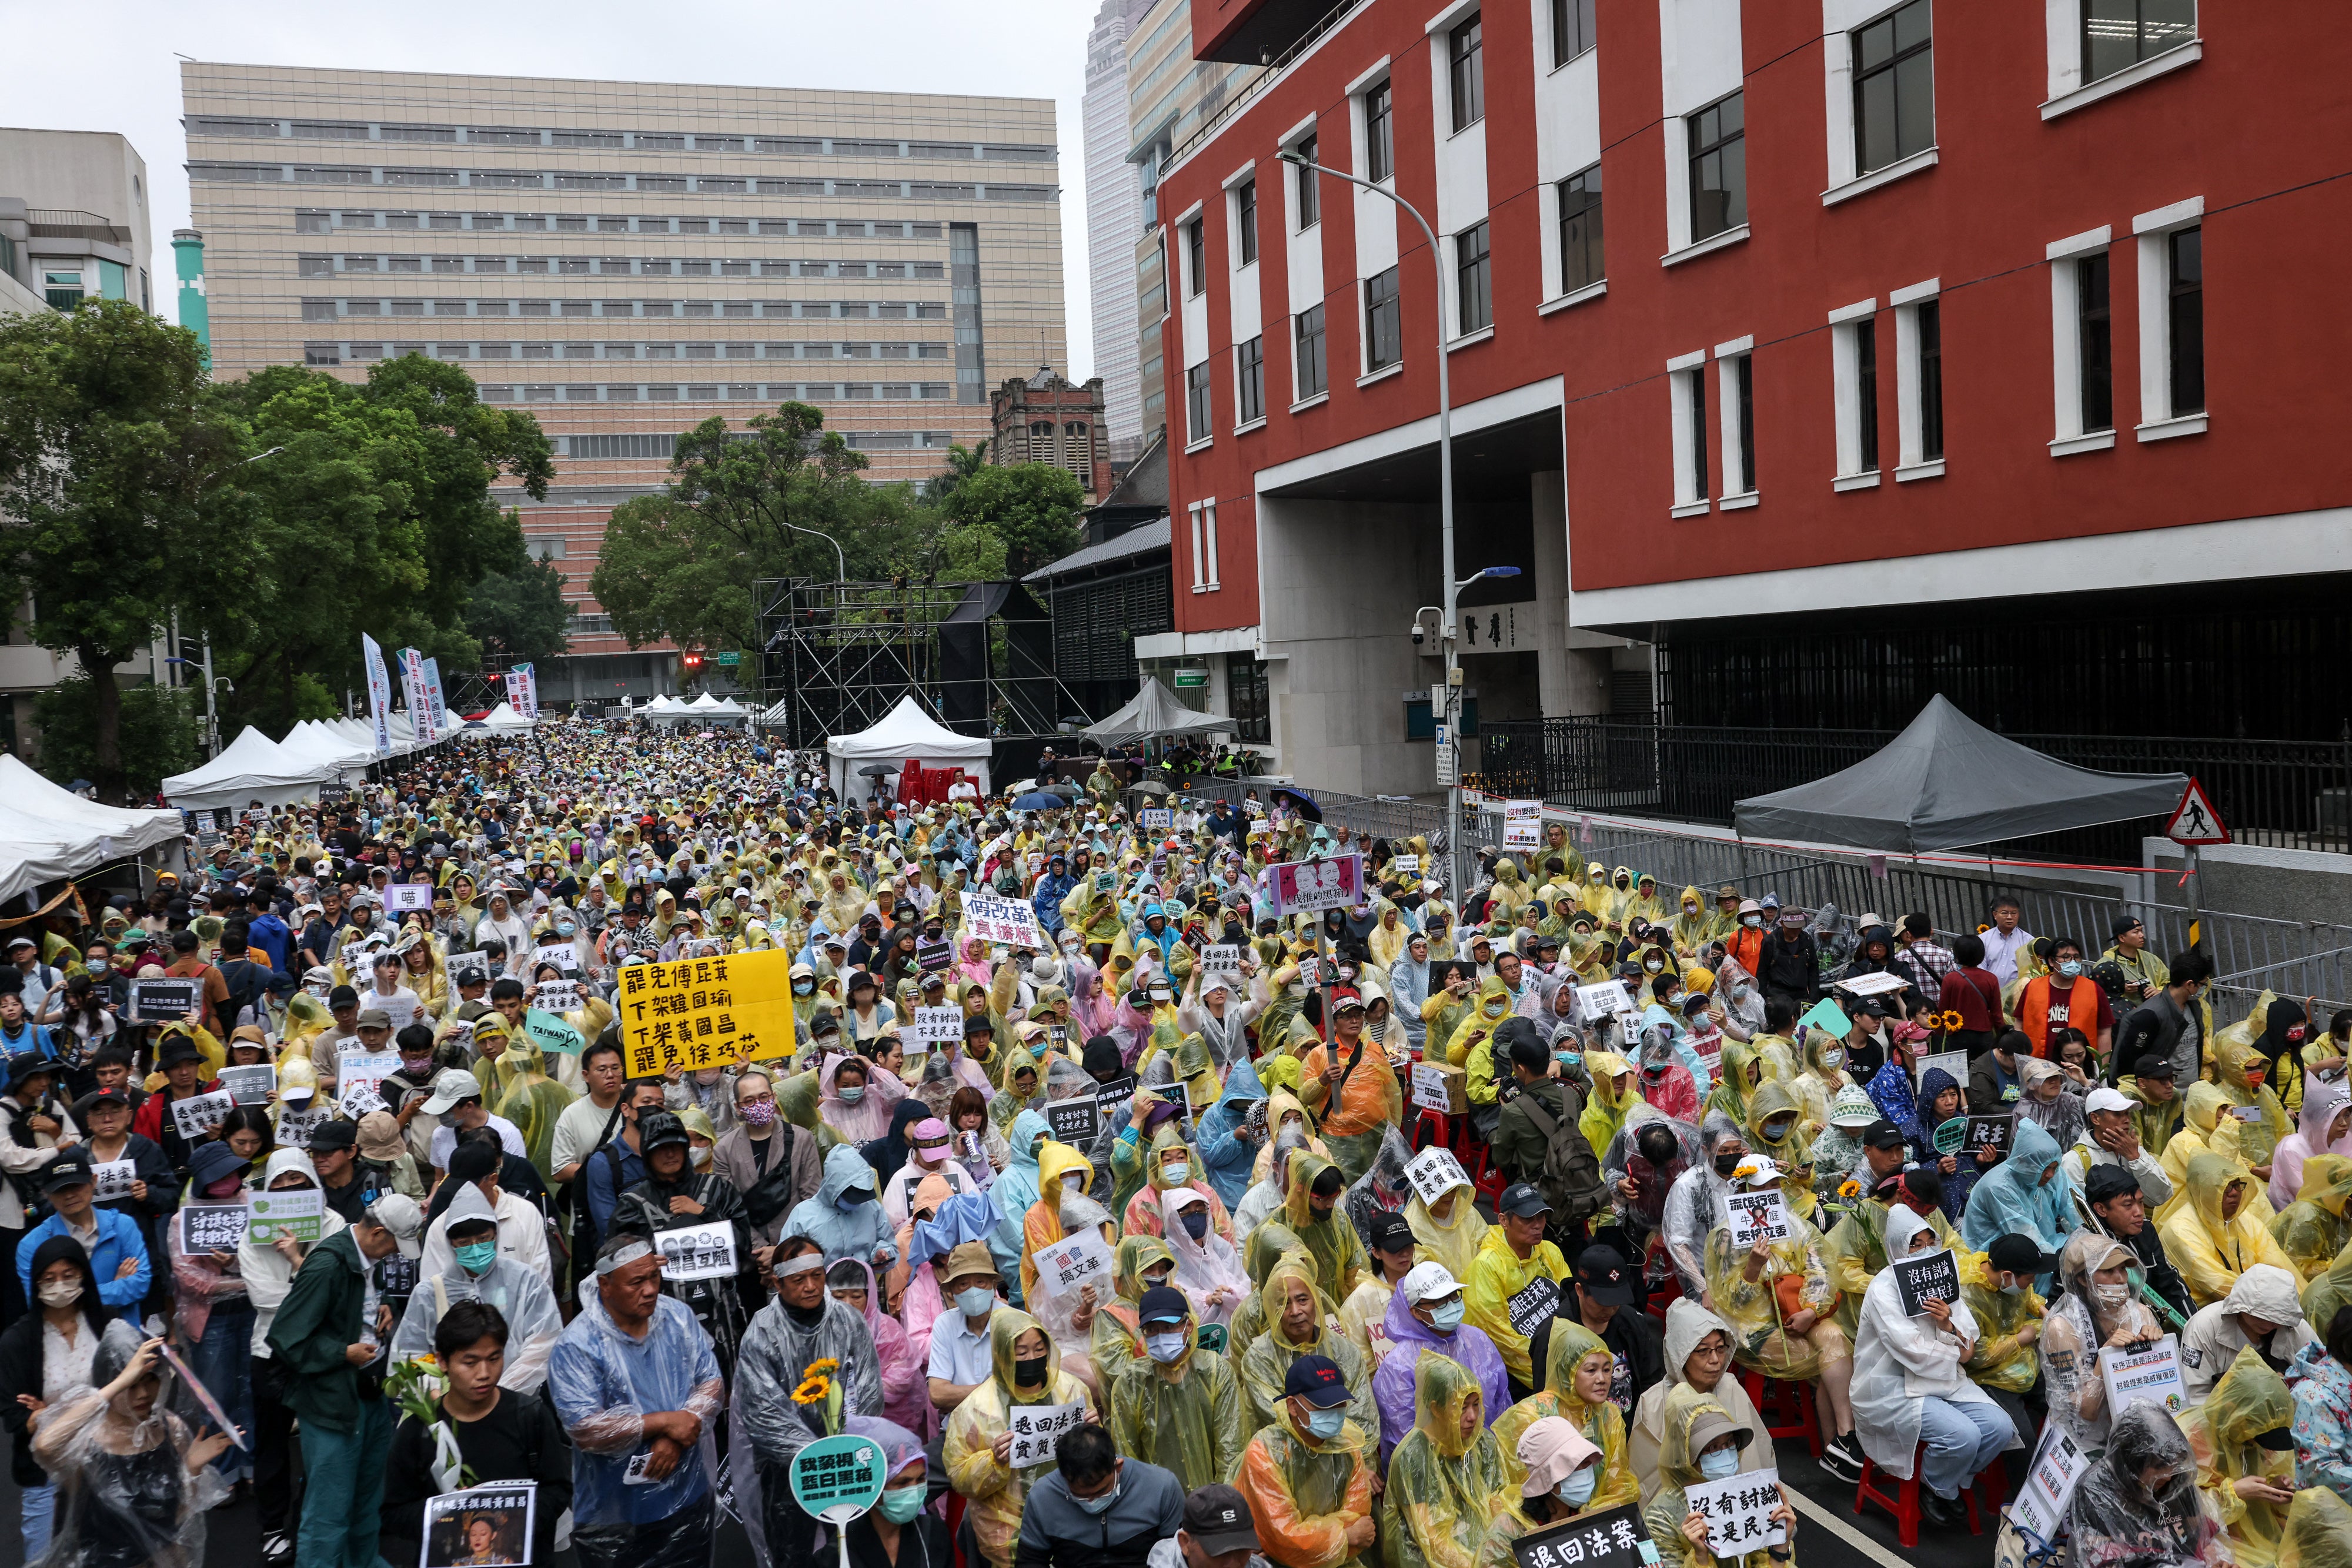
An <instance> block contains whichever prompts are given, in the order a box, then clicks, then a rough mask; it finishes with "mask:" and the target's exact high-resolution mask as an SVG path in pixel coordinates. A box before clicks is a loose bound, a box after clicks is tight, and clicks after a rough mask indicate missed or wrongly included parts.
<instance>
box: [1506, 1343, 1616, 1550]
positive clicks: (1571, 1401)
mask: <svg viewBox="0 0 2352 1568" xmlns="http://www.w3.org/2000/svg"><path fill="white" fill-rule="evenodd" d="M1595 1356H1597V1357H1599V1358H1600V1360H1599V1363H1598V1364H1597V1369H1598V1370H1599V1371H1601V1373H1603V1374H1604V1375H1605V1374H1607V1373H1608V1372H1610V1371H1612V1370H1613V1368H1614V1365H1615V1363H1616V1359H1617V1355H1616V1353H1615V1352H1614V1351H1612V1350H1611V1349H1610V1348H1609V1347H1608V1346H1607V1345H1606V1344H1603V1343H1601V1336H1600V1335H1599V1334H1596V1333H1593V1332H1592V1331H1591V1329H1589V1328H1586V1327H1585V1326H1584V1325H1583V1324H1582V1323H1580V1322H1577V1321H1576V1320H1575V1319H1573V1318H1555V1319H1553V1320H1552V1325H1551V1339H1550V1341H1549V1343H1547V1344H1546V1346H1545V1349H1544V1385H1543V1388H1542V1389H1541V1391H1539V1392H1538V1393H1536V1394H1534V1395H1531V1396H1528V1398H1525V1399H1522V1400H1520V1401H1519V1402H1518V1403H1517V1404H1516V1405H1514V1406H1511V1407H1510V1408H1509V1409H1508V1410H1506V1411H1504V1412H1503V1414H1502V1416H1501V1417H1500V1418H1499V1419H1497V1420H1496V1423H1495V1442H1496V1446H1497V1447H1499V1448H1501V1449H1502V1451H1503V1471H1504V1477H1505V1479H1506V1480H1507V1482H1508V1486H1507V1494H1508V1495H1509V1496H1510V1497H1513V1498H1516V1497H1517V1495H1518V1490H1519V1485H1520V1483H1521V1482H1523V1481H1525V1480H1526V1479H1528V1468H1527V1467H1526V1466H1525V1465H1523V1464H1521V1463H1519V1438H1520V1437H1522V1436H1523V1435H1524V1434H1525V1433H1526V1431H1527V1429H1528V1427H1532V1426H1534V1425H1535V1424H1536V1423H1537V1422H1538V1421H1540V1420H1542V1419H1543V1418H1544V1417H1545V1416H1560V1417H1561V1418H1563V1419H1565V1420H1568V1421H1570V1422H1573V1423H1574V1424H1575V1427H1576V1429H1577V1430H1578V1431H1580V1432H1581V1433H1583V1434H1584V1438H1585V1441H1587V1442H1589V1443H1591V1445H1592V1446H1593V1447H1594V1448H1599V1449H1600V1450H1601V1479H1600V1480H1599V1481H1598V1482H1597V1483H1596V1484H1595V1485H1594V1487H1593V1489H1592V1496H1591V1500H1589V1501H1587V1502H1586V1503H1585V1505H1584V1509H1583V1511H1585V1512H1589V1513H1599V1512H1601V1511H1603V1510H1605V1509H1612V1508H1616V1507H1619V1506H1621V1505H1622V1504H1624V1503H1629V1502H1636V1501H1639V1500H1640V1499H1641V1496H1642V1478H1641V1477H1639V1476H1637V1475H1635V1474H1634V1473H1633V1459H1632V1458H1631V1457H1630V1455H1629V1453H1628V1451H1627V1448H1626V1445H1625V1412H1623V1411H1622V1410H1620V1409H1619V1408H1617V1406H1615V1404H1613V1403H1612V1402H1611V1401H1609V1400H1607V1399H1603V1400H1601V1402H1600V1403H1598V1404H1592V1403H1589V1402H1587V1401H1586V1400H1584V1399H1582V1398H1580V1397H1579V1396H1578V1395H1577V1392H1576V1374H1577V1370H1578V1368H1580V1367H1581V1366H1583V1365H1584V1364H1585V1363H1586V1361H1587V1360H1588V1359H1589V1358H1591V1357H1595ZM1524 1527H1525V1521H1522V1528H1524Z"/></svg>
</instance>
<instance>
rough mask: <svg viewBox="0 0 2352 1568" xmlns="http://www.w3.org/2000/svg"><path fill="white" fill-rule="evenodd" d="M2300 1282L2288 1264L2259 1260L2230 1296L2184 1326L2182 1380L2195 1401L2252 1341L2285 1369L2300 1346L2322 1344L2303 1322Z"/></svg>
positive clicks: (2265, 1356) (2202, 1310)
mask: <svg viewBox="0 0 2352 1568" xmlns="http://www.w3.org/2000/svg"><path fill="white" fill-rule="evenodd" d="M2300 1283H2301V1281H2297V1280H2296V1279H2295V1277H2294V1275H2293V1274H2291V1273H2289V1272H2288V1271H2287V1270H2284V1269H2279V1268H2273V1266H2271V1265H2270V1264H2268V1263H2256V1264H2254V1265H2253V1266H2252V1268H2250V1269H2248V1270H2246V1271H2245V1272H2244V1273H2242V1274H2241V1275H2239V1276H2238V1282H2237V1283H2236V1284H2234V1285H2232V1286H2231V1287H2230V1293H2229V1294H2228V1295H2226V1296H2224V1297H2222V1298H2221V1300H2220V1301H2216V1302H2215V1303H2214V1304H2213V1305H2211V1306H2210V1307H2203V1308H2200V1309H2199V1311H2198V1312H2197V1315H2196V1316H2195V1317H2192V1318H2190V1319H2189V1326H2188V1327H2186V1328H2184V1329H2182V1330H2181V1331H2180V1360H2181V1370H2180V1382H2181V1385H2182V1386H2183V1387H2184V1388H2186V1389H2188V1391H2189V1398H2190V1399H2191V1400H2201V1399H2203V1398H2204V1397H2205V1396H2207V1395H2208V1394H2210V1393H2211V1392H2212V1391H2213V1385H2214V1383H2215V1382H2216V1381H2217V1380H2219V1379H2220V1377H2221V1375H2222V1374H2223V1373H2224V1372H2226V1371H2228V1370H2229V1367H2230V1364H2231V1362H2233V1361H2235V1360H2237V1358H2238V1353H2239V1352H2240V1351H2242V1350H2243V1349H2245V1348H2246V1346H2247V1345H2249V1344H2251V1345H2252V1346H2253V1347H2254V1348H2255V1349H2256V1350H2258V1351H2260V1352H2261V1353H2262V1357H2263V1362H2264V1363H2265V1364H2268V1365H2269V1366H2271V1367H2272V1368H2273V1369H2276V1370H2284V1368H2285V1366H2286V1365H2287V1364H2288V1363H2289V1362H2290V1361H2292V1360H2293V1359H2294V1354H2295V1353H2296V1352H2297V1351H2300V1350H2302V1349H2304V1348H2305V1347H2306V1346H2308V1345H2313V1344H2316V1343H2319V1338H2318V1336H2317V1335H2315V1334H2314V1333H2312V1332H2311V1325H2310V1324H2309V1323H2307V1322H2305V1321H2304V1316H2303V1302H2302V1301H2300V1300H2299V1299H2298V1297H2297V1295H2296V1291H2297V1289H2298V1287H2299V1285H2300Z"/></svg>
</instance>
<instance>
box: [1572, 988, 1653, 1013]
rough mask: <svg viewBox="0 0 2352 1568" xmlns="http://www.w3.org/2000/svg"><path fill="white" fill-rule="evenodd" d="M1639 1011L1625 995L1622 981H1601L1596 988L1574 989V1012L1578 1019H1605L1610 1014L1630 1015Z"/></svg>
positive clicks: (1631, 999) (1629, 997) (1628, 996)
mask: <svg viewBox="0 0 2352 1568" xmlns="http://www.w3.org/2000/svg"><path fill="white" fill-rule="evenodd" d="M1639 1010H1640V1009H1636V1008H1635V1007H1634V1006H1633V998H1632V997H1631V996H1630V995H1628V994H1627V993H1626V990H1625V982H1624V981H1622V980H1603V981H1601V983H1600V984H1599V985H1597V986H1579V987H1577V988H1576V1012H1577V1016H1578V1017H1579V1018H1585V1019H1599V1018H1607V1017H1608V1016H1609V1015H1610V1014H1611V1013H1630V1012H1636V1011H1639Z"/></svg>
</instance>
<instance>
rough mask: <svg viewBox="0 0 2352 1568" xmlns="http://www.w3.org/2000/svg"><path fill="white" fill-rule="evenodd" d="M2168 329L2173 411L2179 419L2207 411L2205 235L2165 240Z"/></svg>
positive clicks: (2179, 233)
mask: <svg viewBox="0 0 2352 1568" xmlns="http://www.w3.org/2000/svg"><path fill="white" fill-rule="evenodd" d="M2165 241H2166V245H2165V250H2166V257H2165V262H2166V273H2167V287H2166V294H2165V327H2166V330H2167V333H2168V337H2169V339H2170V341H2169V342H2168V344H2167V345H2166V347H2167V348H2168V349H2169V350H2170V351H2171V353H2170V358H2171V371H2172V373H2171V376H2170V378H2169V380H2170V388H2171V394H2172V395H2171V407H2170V409H2169V410H2168V413H2171V414H2172V416H2173V417H2175V418H2178V417H2179V415H2181V414H2184V413H2203V412H2204V410H2205V231H2204V229H2203V227H2202V226H2201V225H2200V227H2197V228H2187V229H2176V230H2174V231H2173V232H2172V233H2171V234H2169V235H2166V236H2165Z"/></svg>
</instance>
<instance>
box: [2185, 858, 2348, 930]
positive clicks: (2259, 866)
mask: <svg viewBox="0 0 2352 1568" xmlns="http://www.w3.org/2000/svg"><path fill="white" fill-rule="evenodd" d="M2142 851H2143V853H2142V855H2141V859H2142V861H2143V862H2145V863H2147V864H2149V865H2153V866H2155V867H2156V868H2157V874H2156V875H2155V877H2153V878H2152V879H2150V880H2151V881H2152V882H2153V883H2154V884H2155V885H2154V887H2153V888H2152V889H2151V890H2150V892H2149V894H2148V896H2149V897H2150V899H2152V900H2153V901H2154V902H2156V903H2158V904H2164V905H2166V906H2167V907H2168V908H2173V909H2179V908H2181V907H2184V903H2183V899H2182V896H2181V895H2182V893H2183V889H2182V887H2181V885H2180V865H2181V860H2182V854H2181V849H2180V846H2179V844H2176V843H2174V842H2173V841H2171V840H2170V839H2147V840H2144V841H2142ZM2197 867H2198V870H2197V874H2198V879H2199V882H2200V887H2199V891H2198V895H2197V902H2198V904H2199V906H2200V908H2204V909H2227V910H2231V911H2233V912H2235V913H2237V914H2240V915H2265V916H2267V917H2269V918H2271V919H2273V920H2305V921H2323V922H2326V923H2328V924H2331V925H2352V855H2339V854H2327V853H2324V852H2319V851H2315V850H2273V849H2264V848H2263V847H2262V846H2260V845H2257V844H2212V845H2209V846H2208V847H2206V848H2204V849H2201V850H2200V851H2198V852H2197Z"/></svg>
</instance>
